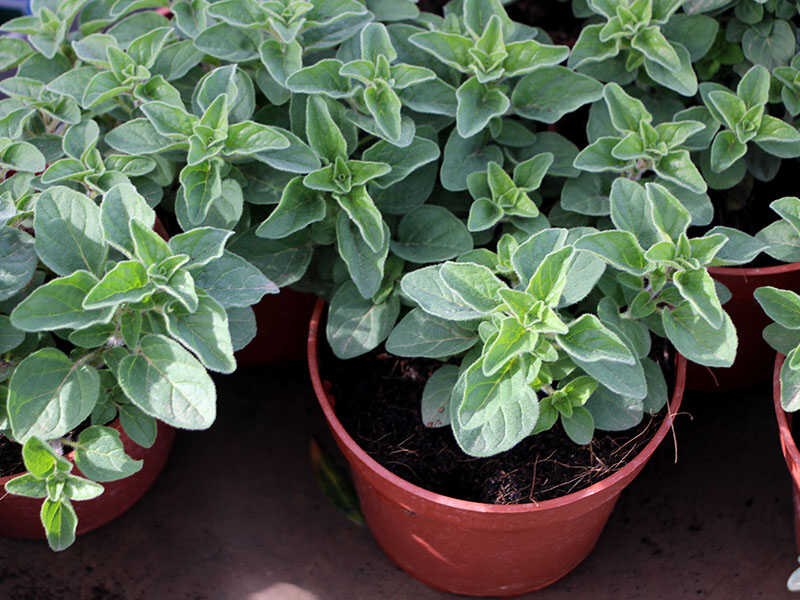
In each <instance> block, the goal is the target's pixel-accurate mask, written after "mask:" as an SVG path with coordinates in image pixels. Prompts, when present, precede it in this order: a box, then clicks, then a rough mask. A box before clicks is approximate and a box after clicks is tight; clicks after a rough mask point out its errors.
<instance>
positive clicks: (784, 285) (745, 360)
mask: <svg viewBox="0 0 800 600" xmlns="http://www.w3.org/2000/svg"><path fill="white" fill-rule="evenodd" d="M708 272H709V273H710V274H711V276H712V277H713V278H714V279H716V280H717V281H719V282H720V283H722V284H723V285H725V287H727V288H728V289H729V290H730V292H731V299H730V300H729V301H728V302H726V303H725V305H724V308H725V310H726V311H727V312H728V314H729V315H730V316H731V320H733V324H734V325H735V326H736V332H737V335H738V336H739V349H738V350H737V354H736V360H735V361H734V363H733V365H732V366H731V367H728V368H711V367H704V366H701V365H696V364H694V363H689V365H688V375H687V378H686V389H687V390H689V391H692V392H730V391H733V390H738V389H742V388H750V387H753V386H754V385H757V384H759V383H762V382H765V381H767V380H768V378H769V375H768V374H769V372H770V367H771V366H772V358H773V351H772V349H771V348H770V347H769V345H768V344H767V343H766V342H765V341H764V338H763V337H762V335H761V334H762V332H763V331H764V327H766V326H767V325H768V324H769V323H770V322H771V321H770V319H769V317H767V315H766V314H765V313H764V311H763V310H761V307H760V306H759V305H758V303H757V302H756V300H755V298H754V297H753V292H755V291H756V289H758V288H760V287H762V286H765V285H770V286H773V287H777V288H780V289H785V290H794V289H800V263H791V264H786V265H779V266H775V267H763V268H750V267H712V268H710V269H709V270H708Z"/></svg>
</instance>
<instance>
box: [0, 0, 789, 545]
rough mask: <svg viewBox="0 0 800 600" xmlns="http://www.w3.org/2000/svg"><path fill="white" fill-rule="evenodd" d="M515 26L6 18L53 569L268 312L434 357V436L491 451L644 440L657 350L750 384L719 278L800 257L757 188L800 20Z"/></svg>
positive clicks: (324, 11) (11, 132)
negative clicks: (529, 443) (292, 311)
mask: <svg viewBox="0 0 800 600" xmlns="http://www.w3.org/2000/svg"><path fill="white" fill-rule="evenodd" d="M507 4H508V3H504V2H501V1H500V0H452V1H451V2H447V3H446V4H445V5H444V6H443V7H442V10H441V12H440V13H437V14H434V13H428V12H424V11H422V10H420V7H418V6H417V5H416V3H415V2H413V1H410V0H395V1H392V2H386V1H382V0H220V1H216V2H210V1H208V0H178V1H173V2H166V1H163V0H74V1H71V2H55V1H54V0H34V1H33V2H32V3H31V15H30V16H26V17H21V18H19V19H14V20H12V21H9V22H7V23H6V24H5V25H3V30H4V31H6V32H8V33H10V34H13V37H10V36H9V37H3V38H0V66H2V67H3V68H5V69H14V70H15V71H14V73H13V75H12V76H10V77H8V78H6V79H4V80H2V81H0V91H1V92H2V93H3V94H4V95H5V96H6V97H4V98H3V99H1V100H0V176H2V177H1V179H2V181H0V434H2V435H4V436H5V437H7V438H9V439H11V440H13V441H15V442H18V443H19V444H20V446H21V447H22V450H21V451H22V457H23V461H24V464H25V469H26V472H25V473H23V474H19V476H18V477H16V478H15V479H13V480H12V482H11V483H9V485H8V487H7V491H8V492H9V493H14V494H20V495H27V496H31V497H34V498H40V499H42V500H43V509H42V520H43V523H44V526H45V529H46V531H47V534H48V538H49V540H50V543H51V545H52V546H53V547H54V548H55V549H63V548H65V547H67V546H68V545H69V544H70V543H72V541H73V538H74V532H75V528H76V522H75V513H74V509H73V502H79V501H84V500H87V499H90V498H94V497H97V495H98V494H100V493H101V492H102V483H104V482H106V481H112V480H114V479H119V478H122V477H126V476H129V475H131V474H133V473H135V472H136V471H137V470H138V469H139V468H141V464H140V463H138V462H137V461H134V460H131V459H130V458H129V457H126V456H125V455H124V452H123V447H122V442H121V438H120V430H121V431H122V432H124V433H125V434H126V435H127V436H128V437H129V438H130V439H132V440H133V441H134V442H136V443H137V444H140V445H142V446H148V445H152V443H153V441H154V437H153V436H154V435H155V432H156V422H157V421H159V420H160V421H162V422H164V423H167V424H170V425H172V426H176V427H182V428H187V429H200V428H205V427H208V426H210V425H211V423H212V422H213V419H214V415H215V406H216V396H215V391H214V387H213V383H212V380H211V379H210V377H209V375H208V372H209V371H210V372H216V373H230V372H231V371H233V370H234V368H235V366H236V365H235V358H234V356H233V352H234V351H235V350H237V349H239V348H242V347H244V346H245V345H246V344H247V343H248V342H249V341H250V340H251V339H252V338H253V336H254V335H255V334H256V331H255V317H254V313H253V310H252V309H251V308H250V307H251V306H252V305H254V304H257V303H259V302H260V301H261V299H262V297H263V296H264V295H265V294H268V293H274V292H277V291H278V288H283V287H287V286H292V287H294V288H295V289H298V290H301V291H308V292H312V293H314V294H316V295H318V296H320V297H322V298H324V299H326V300H327V301H328V312H327V322H326V326H325V331H326V337H327V341H328V343H329V345H330V347H331V349H332V351H333V353H334V354H335V356H336V357H337V358H339V359H352V358H356V357H359V356H363V355H365V354H367V353H369V352H372V351H382V350H381V347H382V345H383V348H385V349H386V350H387V351H388V352H389V353H392V354H395V355H397V356H401V357H411V358H413V357H423V358H428V359H434V360H438V361H440V362H441V364H440V365H439V368H438V369H437V370H436V371H435V373H434V374H433V376H432V377H431V378H430V379H429V381H428V382H427V385H426V386H425V389H424V392H423V394H422V397H421V398H420V402H421V409H422V417H423V420H424V422H425V423H426V424H428V425H430V426H445V425H449V426H450V427H451V428H452V430H453V434H454V435H455V437H456V440H457V441H458V442H459V444H460V445H461V447H462V449H463V450H464V451H465V452H466V453H467V454H470V455H473V456H489V455H493V454H496V453H499V452H502V451H505V450H508V449H510V448H512V447H513V446H515V445H516V444H517V443H519V442H520V441H521V440H523V439H525V438H526V437H528V436H530V435H535V434H537V433H541V432H543V431H546V430H550V429H552V428H561V429H562V430H563V431H564V432H565V433H566V435H567V436H568V437H569V438H570V439H571V440H572V441H573V442H575V443H576V444H588V443H590V442H591V440H592V439H593V436H594V434H595V432H596V431H597V430H623V429H628V428H631V427H634V426H635V425H637V424H638V423H639V422H640V420H641V419H642V418H643V416H644V415H645V414H655V413H657V412H658V411H660V410H661V409H662V408H663V407H664V405H665V404H666V401H667V390H668V383H669V382H668V380H667V378H666V377H665V376H664V373H663V371H662V363H663V354H664V353H663V352H661V353H659V352H658V351H657V350H656V349H657V348H663V347H664V346H666V345H667V344H669V345H671V346H672V348H674V350H675V351H676V352H678V353H681V354H683V355H684V356H685V357H686V358H688V359H689V360H692V361H694V362H697V363H699V364H702V365H708V366H729V365H730V364H731V363H732V362H733V360H734V358H735V354H736V347H737V335H736V332H735V329H734V326H733V323H732V322H731V319H730V317H729V316H728V314H727V313H726V311H725V307H724V303H725V301H726V300H727V297H728V295H729V294H728V291H727V290H726V289H725V288H724V287H723V286H722V285H720V284H718V283H716V282H715V281H714V278H713V275H712V273H711V272H710V271H709V269H710V268H712V267H715V266H733V265H742V264H748V263H750V262H752V261H753V260H755V259H756V257H757V256H758V255H759V254H761V253H762V252H763V253H765V254H766V255H767V256H768V257H769V258H771V259H773V260H779V261H795V260H797V256H796V255H797V252H796V248H797V246H798V243H797V238H798V236H800V223H798V222H797V215H798V214H800V212H799V211H800V208H798V203H800V201H798V200H797V199H796V198H794V197H792V196H791V195H790V194H791V192H787V193H783V192H781V193H773V192H772V191H770V192H769V195H768V196H767V198H768V199H769V200H772V199H773V198H780V199H779V200H776V201H775V202H773V203H772V204H771V205H769V204H768V203H767V202H765V201H764V198H765V193H763V192H762V191H761V190H762V189H763V188H760V187H759V186H760V185H762V184H769V183H773V182H776V180H777V178H778V173H779V171H780V170H781V169H782V166H783V165H784V164H786V163H785V161H790V160H793V159H795V158H796V157H798V156H800V137H799V136H798V133H797V132H798V130H797V128H796V126H797V123H796V121H795V119H796V117H797V115H798V112H799V110H798V108H799V107H800V104H798V93H800V92H799V91H798V74H797V72H796V71H797V69H798V64H797V58H796V56H797V55H798V48H797V47H796V46H797V43H796V40H797V36H796V30H795V26H794V24H793V22H792V18H793V16H794V12H792V11H791V10H790V9H794V8H796V7H794V4H793V3H791V2H788V1H786V0H766V1H764V2H761V1H756V0H573V1H572V2H571V3H570V7H571V9H572V13H573V15H574V20H573V21H570V23H569V24H568V25H569V27H566V26H565V28H564V31H558V32H548V31H546V30H545V29H543V28H542V26H541V25H542V24H541V23H527V22H526V23H522V22H517V21H515V20H514V18H512V16H513V15H519V14H524V13H523V12H522V11H520V10H518V9H517V7H514V6H511V5H509V6H506V5H507ZM790 13H791V14H790ZM561 42H565V43H561ZM782 196H783V197H782ZM742 198H745V201H741V199H742ZM737 202H738V204H739V205H738V206H737V205H736V203H737ZM770 206H771V208H772V209H773V210H774V211H775V212H777V213H778V214H779V215H780V217H781V220H779V221H777V222H775V223H772V224H770V225H768V226H767V227H765V228H764V227H763V225H764V222H768V221H764V222H759V221H758V219H753V220H752V221H753V223H757V225H753V224H752V223H748V222H747V219H746V218H740V219H738V220H735V222H731V221H729V220H727V218H728V217H729V216H730V215H731V214H733V213H734V212H735V211H734V209H735V208H738V209H740V210H743V211H744V212H745V213H746V214H748V215H749V214H750V213H749V212H748V211H755V210H756V209H758V210H762V211H765V212H766V211H767V210H768V208H769V207H770ZM156 217H158V221H157V219H156ZM157 222H159V223H161V224H163V225H165V226H166V229H167V231H168V233H167V235H166V236H165V237H164V238H162V237H161V236H160V235H159V234H157V233H155V232H154V227H156V224H157ZM737 225H743V226H744V225H749V226H753V227H757V228H761V230H760V231H758V232H757V231H750V230H749V229H748V230H747V231H740V230H739V229H737V228H736V226H737ZM751 234H756V235H751ZM770 293H771V292H762V293H760V294H759V296H763V298H761V299H762V300H764V299H765V298H767V297H768V296H769V294H770ZM765 294H766V295H765ZM770 310H771V309H770ZM768 312H769V311H768ZM787 327H788V326H787ZM262 334H263V335H265V336H269V331H264V332H262ZM781 335H784V334H783V333H782V334H781ZM784 338H785V339H789V337H788V336H787V335H784ZM659 340H663V341H659ZM656 359H658V360H656ZM788 363H789V364H790V365H791V364H794V362H793V361H792V360H789V361H788ZM787 368H791V367H787ZM71 450H74V455H73V456H74V461H75V464H76V465H77V467H78V468H79V469H80V471H81V472H82V473H83V474H84V475H85V478H81V477H78V476H76V475H75V474H74V473H73V471H74V468H73V466H72V463H71V462H70V461H69V460H67V459H66V458H65V457H66V456H67V454H68V452H69V451H71Z"/></svg>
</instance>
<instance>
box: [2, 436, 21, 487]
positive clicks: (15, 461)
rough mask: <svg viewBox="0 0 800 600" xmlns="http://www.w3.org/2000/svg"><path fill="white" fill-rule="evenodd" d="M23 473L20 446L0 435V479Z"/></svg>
mask: <svg viewBox="0 0 800 600" xmlns="http://www.w3.org/2000/svg"><path fill="white" fill-rule="evenodd" d="M24 472H25V465H24V464H23V462H22V446H20V445H19V444H17V443H15V442H12V441H11V440H9V439H7V438H5V437H3V436H2V435H0V477H8V476H9V475H16V474H17V473H24Z"/></svg>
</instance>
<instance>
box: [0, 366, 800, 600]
mask: <svg viewBox="0 0 800 600" xmlns="http://www.w3.org/2000/svg"><path fill="white" fill-rule="evenodd" d="M219 392H220V393H219V396H220V413H221V414H220V419H219V421H218V423H217V425H216V426H215V427H214V428H213V429H212V430H211V431H208V432H203V433H192V434H188V433H187V434H183V435H181V436H179V437H178V441H177V443H176V446H175V450H174V452H173V455H172V457H171V459H170V462H169V463H168V466H167V468H166V470H165V472H164V474H163V475H162V477H161V478H160V479H159V481H158V482H157V484H156V486H155V487H154V488H153V490H152V491H151V492H150V493H149V494H148V495H147V496H145V497H144V499H142V501H141V502H140V503H139V504H138V505H137V506H135V507H134V508H133V509H132V510H131V511H130V512H128V513H127V514H126V515H124V516H123V517H122V518H120V519H119V520H118V521H116V522H114V523H112V524H110V525H108V526H106V527H105V528H103V529H101V530H99V531H96V532H94V533H91V534H88V535H86V536H84V537H83V538H81V539H79V541H78V543H76V544H75V545H74V546H73V547H72V548H71V549H69V550H68V551H66V552H63V553H61V554H52V553H51V552H50V551H49V550H48V549H47V548H46V545H45V544H44V543H41V542H31V541H12V540H0V599H4V600H29V599H30V600H50V599H54V600H60V599H62V598H63V599H68V600H101V599H125V600H139V599H142V600H144V599H147V600H153V599H155V600H160V599H169V600H183V599H186V600H190V599H191V600H200V599H208V600H228V599H230V600H384V599H389V600H411V599H413V600H433V599H444V598H449V597H451V596H448V595H447V594H443V593H440V592H435V591H432V590H430V589H428V588H426V587H425V586H424V585H422V584H420V583H417V582H416V581H414V580H413V579H411V578H410V577H408V576H406V575H405V574H404V573H403V572H401V571H400V570H399V569H397V568H396V567H395V566H394V565H393V564H392V563H391V562H389V560H388V559H387V558H386V557H385V556H384V555H383V554H382V553H381V551H380V550H379V549H378V547H377V546H376V545H375V543H374V542H373V541H372V539H371V537H370V535H369V532H368V531H367V530H366V529H365V528H361V527H358V526H356V525H353V524H351V523H350V521H348V520H347V519H346V518H345V517H344V516H343V515H342V514H341V513H339V512H338V511H337V510H336V509H335V508H333V507H332V506H331V504H330V503H329V502H328V500H327V499H326V498H325V497H324V496H323V495H322V494H321V493H320V491H319V489H318V486H317V483H316V480H315V479H314V476H313V475H312V472H311V470H310V468H309V461H308V440H309V436H310V434H312V433H323V435H324V433H325V426H324V423H323V421H322V419H321V415H320V412H319V410H318V409H317V406H316V402H315V399H314V396H313V393H312V391H311V386H310V384H309V383H308V381H307V375H306V373H305V372H304V370H303V369H302V367H301V366H298V367H297V368H293V369H286V368H273V369H260V370H257V371H245V372H241V373H239V374H237V375H236V376H234V377H230V378H227V379H220V380H219ZM769 392H770V390H769V384H768V383H764V384H762V385H759V386H758V387H757V388H755V389H752V390H747V391H744V392H740V393H737V394H734V395H727V396H711V395H705V396H704V395H700V394H695V395H687V397H686V398H685V399H684V406H683V408H684V410H685V411H686V413H687V414H685V415H682V416H680V417H679V418H678V419H677V441H678V455H679V461H678V463H677V464H675V463H674V452H675V448H674V445H673V443H672V441H671V440H669V438H668V440H667V441H666V442H665V443H664V444H663V445H662V447H661V448H660V449H659V451H658V452H657V453H656V455H655V456H654V458H653V460H652V461H651V462H650V464H649V465H648V466H647V468H646V469H645V470H644V472H643V473H642V474H641V475H640V477H639V478H638V479H637V480H636V481H635V482H634V483H633V484H632V485H631V486H630V487H629V488H628V489H627V490H626V493H625V494H624V495H623V497H622V499H621V500H620V502H619V504H618V506H617V508H616V510H615V512H614V515H613V516H612V518H611V521H610V522H609V524H608V527H607V529H606V531H605V533H604V535H603V537H602V538H601V540H600V542H599V544H598V546H597V548H596V550H595V552H594V553H593V554H592V555H591V556H590V557H589V558H588V559H587V560H586V561H585V562H584V563H583V564H581V565H580V566H579V567H578V568H577V569H576V570H575V571H574V572H573V573H571V574H570V575H568V576H567V577H565V578H564V579H563V580H561V581H560V582H558V583H556V584H554V585H553V586H552V587H550V588H549V589H547V590H544V591H541V592H538V593H535V594H531V595H529V596H527V597H526V598H535V599H536V600H567V599H569V600H575V599H584V598H591V600H612V599H613V600H635V599H647V600H677V599H687V598H698V599H700V598H713V599H719V600H751V599H756V598H763V599H766V600H781V599H783V598H792V597H793V596H792V595H791V594H789V593H788V592H786V591H785V581H786V577H787V576H788V574H789V573H790V571H791V570H792V569H793V568H794V566H795V564H796V557H795V548H794V541H793V534H792V515H791V505H790V484H789V479H788V475H787V472H786V469H785V467H784V463H783V459H782V457H781V454H780V450H779V447H778V442H777V434H776V425H775V421H774V417H773V415H772V408H771V402H770V396H769ZM690 415H691V416H690ZM798 598H800V596H798Z"/></svg>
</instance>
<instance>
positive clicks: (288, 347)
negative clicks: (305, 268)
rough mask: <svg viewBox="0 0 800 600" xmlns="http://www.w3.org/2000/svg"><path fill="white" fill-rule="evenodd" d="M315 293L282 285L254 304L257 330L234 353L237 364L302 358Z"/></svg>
mask: <svg viewBox="0 0 800 600" xmlns="http://www.w3.org/2000/svg"><path fill="white" fill-rule="evenodd" d="M315 301H316V296H313V295H312V294H303V293H301V292H296V291H294V290H292V289H290V288H282V289H281V291H280V292H279V293H277V294H267V295H266V296H264V298H262V300H261V302H259V303H258V304H256V305H255V306H254V307H253V310H254V311H255V313H256V327H257V331H258V333H256V337H255V338H253V341H252V342H250V343H249V344H247V346H245V347H244V348H242V349H241V350H239V351H238V352H237V353H236V362H237V364H238V366H240V367H253V366H259V365H266V364H270V363H284V362H292V361H301V360H304V359H305V357H306V333H307V331H308V319H309V318H310V317H311V313H312V312H313V310H314V302H315Z"/></svg>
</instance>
